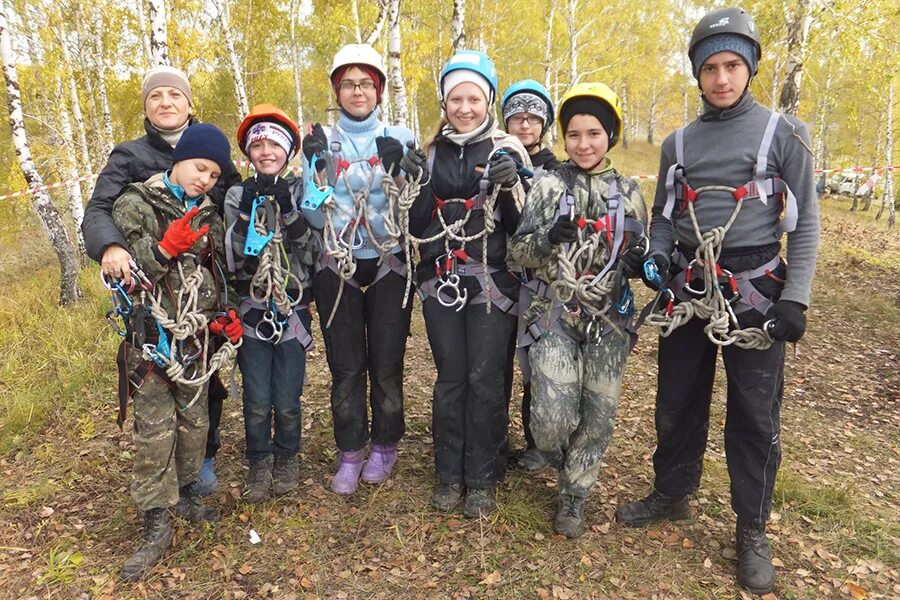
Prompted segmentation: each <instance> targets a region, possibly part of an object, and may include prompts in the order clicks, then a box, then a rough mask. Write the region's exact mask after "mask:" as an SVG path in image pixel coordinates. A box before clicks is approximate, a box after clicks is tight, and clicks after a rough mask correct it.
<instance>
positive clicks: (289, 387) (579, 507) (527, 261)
mask: <svg viewBox="0 0 900 600" xmlns="http://www.w3.org/2000/svg"><path fill="white" fill-rule="evenodd" d="M689 56H690V60H691V64H692V66H693V73H694V76H695V78H696V79H697V82H698V86H699V88H700V91H701V98H702V100H703V103H704V108H705V110H704V112H703V114H702V115H701V116H700V117H699V118H698V119H697V120H696V121H694V122H693V123H691V124H690V125H688V126H686V127H684V128H681V129H679V130H678V131H677V132H675V133H673V134H672V135H670V136H669V137H668V138H667V139H666V140H665V142H664V143H663V146H662V159H661V164H660V177H659V182H660V184H659V185H658V187H657V191H656V196H655V198H654V201H653V204H652V211H651V214H652V218H651V217H650V216H648V210H647V207H646V205H645V203H644V199H643V197H642V196H641V193H640V191H639V189H638V187H637V185H636V184H635V183H633V182H632V181H631V180H629V179H627V178H625V177H623V176H622V175H620V174H619V173H618V172H617V171H616V170H615V169H614V168H613V166H612V163H611V161H610V159H609V158H608V156H607V154H608V152H609V151H610V150H611V149H612V148H613V147H615V145H616V144H617V143H618V142H619V141H620V139H621V138H622V127H623V119H622V109H621V105H620V102H619V99H618V98H617V96H616V94H615V93H614V92H613V91H612V90H611V89H610V88H609V87H607V86H606V85H604V84H602V83H596V82H595V83H579V84H576V85H574V86H572V87H571V88H570V89H569V90H568V92H566V94H565V95H564V97H563V98H562V99H561V101H560V102H559V105H558V106H556V107H555V106H554V104H553V102H552V101H551V97H550V94H549V93H548V92H547V90H546V89H544V87H543V86H542V85H540V84H539V83H538V82H536V81H533V80H522V81H519V82H516V83H514V84H512V85H511V86H510V87H509V88H508V89H507V90H506V93H505V94H503V96H502V98H499V100H500V102H499V107H497V106H496V105H497V101H498V92H499V86H498V76H497V72H496V70H495V68H494V65H493V63H492V62H491V60H490V59H489V58H488V56H486V55H485V54H484V53H482V52H476V51H472V50H460V51H458V52H457V53H456V54H454V55H453V56H452V57H451V58H450V60H449V61H448V62H447V64H446V65H445V66H444V68H443V70H442V71H441V73H440V79H439V97H440V104H441V108H442V111H443V117H442V119H441V121H440V123H439V124H438V126H437V127H436V129H435V133H434V134H433V136H431V137H430V138H429V139H428V140H426V141H425V142H424V144H422V145H421V146H420V145H419V144H418V142H417V140H416V139H415V136H414V134H413V133H412V132H411V131H410V130H409V129H407V128H405V127H396V126H391V125H388V124H386V123H385V122H384V121H383V120H382V116H381V110H380V104H381V100H382V95H383V92H384V86H385V85H386V81H387V77H386V72H385V68H384V65H383V62H382V59H381V56H380V55H379V53H378V52H377V51H375V50H374V49H373V48H372V47H371V46H368V45H365V44H351V45H348V46H345V47H343V48H342V49H341V50H340V51H339V52H338V53H337V54H336V56H335V58H334V62H333V65H332V68H331V70H330V73H329V79H330V82H331V85H332V88H333V91H334V96H335V100H336V103H337V105H338V107H339V109H340V116H339V118H338V119H337V121H336V123H335V124H334V125H333V126H331V127H323V126H322V125H320V124H318V123H317V124H315V125H314V126H313V127H312V128H311V130H310V132H309V133H308V134H307V135H305V136H304V135H301V132H300V130H299V128H298V126H297V125H296V123H295V122H294V121H293V120H292V119H291V118H290V117H289V116H288V115H287V113H285V112H284V111H283V110H281V109H280V108H278V107H277V106H273V105H271V104H260V105H257V106H255V107H254V108H253V109H252V110H251V111H250V114H248V115H247V116H246V118H245V119H244V120H243V121H242V122H241V124H240V126H239V127H238V130H237V134H236V136H235V141H236V142H237V144H238V147H239V150H240V151H241V152H242V153H244V154H245V155H246V156H247V158H248V159H249V161H250V162H251V163H252V166H253V171H252V173H253V174H252V175H251V176H249V177H248V178H246V179H244V180H243V181H241V180H240V177H239V175H238V173H237V171H236V170H235V168H234V165H233V163H232V161H231V148H230V144H229V141H228V139H227V137H226V136H225V134H223V133H222V132H221V131H220V130H219V129H217V128H216V127H214V126H212V125H208V124H201V123H197V122H196V120H195V119H194V117H193V116H192V108H193V96H192V92H191V88H190V85H189V83H188V80H187V78H186V77H185V75H184V74H183V73H181V72H180V71H178V70H177V69H174V68H171V67H157V68H155V69H152V70H151V71H150V72H149V73H147V75H146V76H145V78H144V80H143V85H142V101H143V108H144V114H145V117H146V118H145V123H144V125H145V129H146V132H147V135H145V136H144V137H142V138H139V139H137V140H133V141H129V142H126V143H124V144H120V145H119V146H117V147H116V148H115V149H114V150H113V152H112V154H111V155H110V158H109V161H108V163H107V165H106V166H105V167H104V169H103V171H102V172H101V174H100V177H99V179H98V182H97V186H96V188H95V191H94V194H93V196H92V198H91V201H90V203H89V205H88V208H87V211H86V215H85V221H84V233H85V239H86V242H87V244H88V252H89V254H90V255H91V256H92V257H93V258H95V259H96V260H98V261H99V262H100V263H101V269H102V273H103V275H104V281H105V282H106V284H107V285H108V287H109V288H110V290H111V294H112V296H113V300H114V303H115V305H116V308H115V310H114V311H111V315H110V319H111V320H113V321H116V322H117V323H118V320H119V319H120V320H121V326H120V327H118V326H117V327H118V330H119V332H120V334H121V335H122V336H123V338H124V339H123V341H122V344H121V347H120V351H119V357H118V360H117V362H118V365H119V382H120V383H119V399H120V424H121V422H122V419H124V414H125V410H126V408H127V406H128V403H129V400H130V401H131V404H132V405H133V407H134V409H133V410H134V442H135V446H136V453H135V464H134V470H133V474H132V484H131V490H132V496H133V498H134V500H135V502H136V503H137V505H138V508H139V509H140V510H141V511H142V513H143V515H144V535H143V540H142V543H141V544H140V546H139V547H138V549H137V551H136V552H135V554H134V555H133V556H131V557H130V558H129V559H128V560H127V561H126V563H125V566H124V568H123V570H122V577H123V578H124V579H126V580H132V581H133V580H137V579H139V578H140V577H142V575H143V574H144V573H145V572H146V571H147V569H149V568H150V567H152V565H153V564H155V563H156V562H157V561H158V560H159V558H160V557H161V556H162V555H163V554H164V552H165V550H166V548H167V547H168V546H169V545H170V544H171V539H172V525H171V521H170V514H169V513H170V510H171V511H172V512H174V513H175V514H176V515H179V516H182V517H184V518H186V519H188V520H191V521H202V520H211V519H215V518H216V512H215V510H214V509H212V508H209V507H206V506H205V505H204V504H203V501H202V496H204V495H206V494H208V493H210V492H211V491H213V490H214V489H215V488H216V485H217V480H216V475H215V454H216V451H217V449H218V447H219V437H218V426H219V421H220V418H221V413H222V403H223V400H224V398H225V397H226V396H227V393H226V391H225V388H224V386H223V385H222V384H221V382H220V381H219V379H218V377H217V376H216V373H215V371H216V369H217V368H219V367H220V366H221V365H222V364H223V363H224V362H225V361H227V360H228V358H230V357H231V356H233V355H235V354H236V356H237V361H238V364H239V366H240V370H241V374H242V380H243V395H242V400H243V415H244V427H245V434H246V458H247V461H248V463H249V471H248V475H247V479H246V482H245V486H244V498H245V499H246V501H248V502H260V501H262V500H265V499H266V498H269V497H270V496H271V495H273V494H274V495H280V494H285V493H288V492H290V491H291V490H294V489H295V488H297V486H298V481H299V475H298V460H297V456H298V452H299V449H300V431H301V427H300V415H301V410H300V398H301V396H302V392H303V385H304V380H305V362H306V352H307V351H308V350H309V348H310V347H311V345H312V332H311V314H310V308H309V307H310V304H311V303H314V304H315V308H316V310H317V312H318V317H319V321H320V324H321V328H322V338H323V340H324V343H325V350H326V357H327V362H328V366H329V369H330V371H331V408H332V415H333V424H334V437H335V444H336V446H337V450H338V456H339V458H338V464H337V470H336V472H335V474H334V477H333V478H332V480H331V489H332V490H333V491H334V492H335V493H336V494H342V495H350V494H353V493H354V492H355V491H356V490H357V489H358V487H359V482H360V481H363V482H366V483H370V484H378V483H382V482H384V481H386V480H387V479H388V478H389V477H390V476H391V473H392V471H393V469H394V466H395V463H396V461H397V460H398V445H399V443H400V441H401V439H402V437H403V434H404V428H405V423H404V409H403V401H404V395H403V373H404V353H405V348H406V340H407V337H408V335H409V330H410V319H411V311H412V306H413V296H414V295H415V294H417V295H418V296H419V299H420V301H421V306H422V314H423V316H424V320H425V326H426V329H427V333H428V341H429V344H430V346H431V352H432V355H433V358H434V362H435V366H436V368H437V380H436V381H435V383H434V392H433V404H432V415H433V416H432V435H433V443H434V459H435V471H436V476H437V484H436V486H435V487H434V491H433V495H432V499H431V503H432V505H433V506H434V508H436V509H437V510H440V511H445V512H447V511H452V510H454V509H455V508H456V507H457V506H458V505H460V504H462V505H463V512H464V514H465V515H466V516H467V517H470V518H478V517H480V516H484V515H487V514H490V513H491V512H493V511H494V510H495V509H496V490H497V487H498V485H499V484H500V483H501V482H502V481H503V479H504V477H505V473H506V468H507V464H508V456H507V455H508V453H509V441H508V422H509V404H510V401H511V395H512V388H513V364H514V361H513V357H514V356H515V355H518V359H519V361H518V362H519V366H520V368H521V371H522V376H523V380H524V384H525V385H524V395H523V398H522V415H523V424H524V428H525V438H526V449H525V452H524V453H523V454H522V455H521V457H520V458H519V465H520V466H521V468H523V469H524V470H526V471H528V472H539V471H541V470H543V469H545V468H547V467H548V466H552V467H554V468H555V469H556V470H557V471H558V474H559V484H558V491H559V500H558V506H557V514H556V518H555V521H554V529H555V531H557V532H558V533H560V534H562V535H564V536H567V537H577V536H579V535H581V534H582V532H583V531H584V523H585V516H584V506H585V498H586V497H587V496H588V494H589V492H590V490H591V488H592V487H593V485H594V484H595V482H596V481H597V478H598V475H599V471H600V465H601V460H602V458H603V455H604V453H605V451H606V448H607V447H608V445H609V443H610V440H611V437H612V433H613V428H614V423H615V417H616V412H617V407H618V401H619V396H620V392H621V389H622V382H623V373H624V370H625V363H626V359H627V356H628V354H629V352H630V350H631V348H632V347H633V345H634V343H635V341H636V330H637V327H638V326H639V325H640V324H641V322H642V321H643V320H644V319H645V318H647V316H648V315H650V319H651V320H652V319H654V318H655V319H656V320H655V321H654V322H655V323H659V322H660V319H663V320H665V319H668V321H667V323H668V325H667V327H664V328H661V334H662V337H660V348H659V355H658V362H659V374H658V382H657V384H658V385H657V397H656V431H657V437H658V445H657V449H656V452H655V453H654V458H653V464H654V469H655V472H656V478H655V481H654V487H653V490H652V492H651V493H650V494H649V495H648V496H647V497H646V498H643V499H641V500H637V501H635V502H630V503H627V504H623V505H622V506H620V507H619V509H618V511H617V512H616V518H617V520H618V521H620V522H622V523H625V524H627V525H632V526H643V525H646V524H648V523H651V522H654V521H657V520H660V519H682V518H686V517H687V516H688V514H689V511H688V497H689V496H690V494H691V493H692V492H694V491H695V490H696V489H697V487H698V486H699V483H700V474H701V469H702V461H703V453H704V450H705V446H706V441H707V434H708V429H709V409H710V402H711V398H712V384H713V376H714V373H715V363H716V355H717V351H718V347H719V346H722V347H723V357H724V362H725V369H726V374H727V378H728V394H727V396H728V398H727V411H728V417H727V421H726V425H725V446H726V453H727V458H728V469H729V475H730V477H731V486H732V506H733V508H734V511H735V513H736V514H737V530H736V544H737V550H738V580H739V582H740V583H741V584H742V585H743V586H745V587H747V588H748V589H750V590H751V591H753V592H757V593H764V592H767V591H770V590H771V589H772V587H773V585H774V579H775V573H774V569H773V567H772V563H771V553H770V550H769V547H768V542H767V540H766V535H765V524H766V521H767V519H768V516H769V511H770V508H771V501H772V490H773V486H774V481H775V474H776V472H777V469H778V465H779V462H780V458H781V444H780V438H779V431H780V423H779V410H780V403H781V397H782V393H783V379H784V378H783V367H784V350H785V341H789V342H796V341H797V340H798V339H799V338H800V337H801V336H802V335H803V333H804V330H805V326H806V321H805V310H806V308H807V307H808V306H809V297H810V289H811V283H812V276H813V271H814V265H815V260H816V254H817V246H818V212H817V211H818V208H817V204H816V194H815V189H814V182H813V176H812V167H811V156H810V152H809V141H808V134H807V131H806V127H805V126H804V125H803V124H802V123H801V122H800V121H798V120H797V119H795V118H793V117H790V116H785V115H780V114H778V113H772V112H771V111H769V110H768V109H766V108H765V107H763V106H762V105H760V104H758V103H757V102H755V101H754V99H753V97H752V95H751V93H750V91H749V86H750V82H751V80H752V78H753V76H754V75H755V74H756V71H757V66H758V63H759V61H760V59H761V47H760V43H759V32H758V30H757V28H756V26H755V24H754V22H753V20H752V18H751V17H750V15H748V14H747V13H746V12H744V11H743V10H740V9H735V8H729V9H722V10H719V11H714V12H712V13H710V14H708V15H706V16H705V17H703V18H702V19H701V20H700V22H699V23H698V25H697V27H696V28H695V30H694V34H693V36H692V39H691V42H690V50H689ZM496 108H499V112H500V114H502V121H500V122H498V121H497V120H496V119H495V116H494V114H495V112H496ZM556 123H558V125H559V131H560V134H561V137H562V141H563V144H564V147H565V151H566V154H567V155H568V160H566V161H565V162H560V161H559V160H558V159H557V157H556V156H554V154H553V152H552V151H551V149H550V148H547V147H545V146H544V140H545V139H546V138H545V136H546V134H547V132H548V131H550V130H551V128H552V127H553V126H554V124H556ZM300 153H302V157H303V170H302V174H301V175H300V176H295V175H294V174H293V172H292V170H291V169H290V168H289V163H290V161H291V160H292V159H293V158H294V157H295V156H296V155H297V154H300ZM648 220H649V222H650V223H649V225H650V227H649V234H648V232H647V229H648ZM784 233H787V253H788V255H789V256H790V265H788V263H787V262H786V261H785V260H783V259H781V258H780V253H781V241H782V238H783V234H784ZM415 261H418V262H415ZM637 279H640V280H642V281H643V282H644V283H645V284H646V285H647V286H649V287H651V288H653V289H654V290H656V291H657V296H656V299H655V301H654V303H653V304H652V305H651V306H648V307H647V309H645V310H644V314H643V315H642V316H641V318H640V319H637V322H636V318H635V317H636V315H635V310H634V297H633V293H632V290H631V282H633V281H635V280H637ZM698 279H699V280H701V282H700V283H699V284H698V283H697V280H698ZM413 283H414V285H412V284H413ZM729 290H730V292H729ZM724 293H728V295H727V297H726V296H723V294H724ZM701 297H702V298H706V299H707V300H708V301H709V302H711V300H709V299H714V298H718V299H723V298H724V300H722V302H721V303H720V306H719V307H718V308H719V309H720V312H721V310H725V309H727V315H730V317H731V319H730V321H729V319H728V318H727V316H726V319H725V320H726V322H725V325H724V330H722V329H721V327H720V326H718V325H717V326H716V327H713V320H715V316H716V315H718V314H719V313H710V312H705V313H704V312H703V308H702V307H703V306H706V305H704V304H703V302H702V301H701V300H698V298H701ZM694 306H696V307H697V308H696V310H695V311H694V312H688V313H687V316H686V317H685V318H684V319H683V320H684V322H678V323H673V322H672V321H673V318H674V317H673V314H676V315H677V314H682V313H684V312H685V311H688V309H690V307H694ZM722 306H724V307H725V308H724V309H723V308H722ZM679 310H681V312H678V311H679ZM690 310H694V309H690ZM711 314H713V316H710V315H711ZM722 331H726V332H728V333H725V334H723V333H722ZM741 332H744V333H746V334H747V335H746V336H745V337H740V338H739V335H738V334H741ZM753 332H756V334H758V335H757V337H756V338H753V339H757V340H759V339H762V340H763V342H761V343H757V342H753V343H751V342H750V341H747V340H749V339H750V336H751V333H753ZM763 334H764V335H763ZM723 335H729V336H731V335H734V336H736V337H734V338H731V337H729V338H728V341H727V342H723V338H722V336H723ZM759 336H763V337H759ZM738 338H739V339H740V340H741V343H734V342H735V341H736V340H738ZM744 342H745V343H744ZM754 343H755V344H756V345H753V344H754ZM204 447H205V450H204ZM204 452H205V454H204Z"/></svg>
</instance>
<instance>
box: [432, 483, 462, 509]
mask: <svg viewBox="0 0 900 600" xmlns="http://www.w3.org/2000/svg"><path fill="white" fill-rule="evenodd" d="M462 497H463V486H462V484H461V483H441V484H439V485H438V486H437V487H436V488H434V493H433V494H431V505H432V506H433V507H435V508H436V509H437V510H439V511H441V512H450V511H451V510H453V509H454V508H456V506H457V505H458V504H459V503H460V501H461V500H462Z"/></svg>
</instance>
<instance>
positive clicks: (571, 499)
mask: <svg viewBox="0 0 900 600" xmlns="http://www.w3.org/2000/svg"><path fill="white" fill-rule="evenodd" d="M553 530H554V531H555V532H556V533H559V534H562V535H564V536H566V537H567V538H577V537H580V536H581V534H582V533H584V498H581V497H580V496H573V495H572V494H560V495H559V507H558V508H557V510H556V522H555V523H554V524H553Z"/></svg>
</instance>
